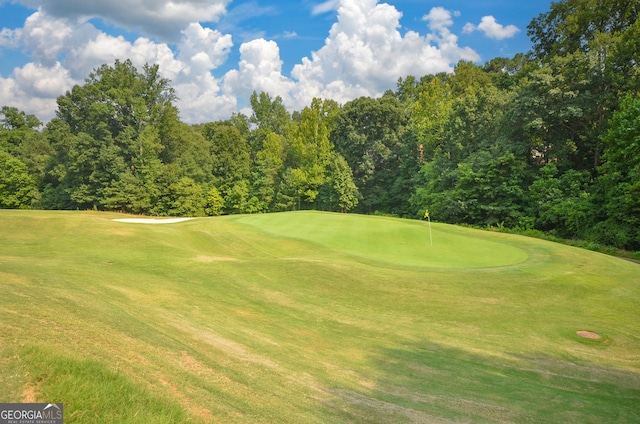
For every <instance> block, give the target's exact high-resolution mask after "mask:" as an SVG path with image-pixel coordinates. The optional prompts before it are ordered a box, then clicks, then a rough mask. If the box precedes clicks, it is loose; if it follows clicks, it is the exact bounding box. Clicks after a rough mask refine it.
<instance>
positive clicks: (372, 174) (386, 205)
mask: <svg viewBox="0 0 640 424" xmlns="http://www.w3.org/2000/svg"><path fill="white" fill-rule="evenodd" d="M407 123H408V115H407V111H406V109H405V108H404V107H403V105H402V104H401V103H400V102H399V101H398V100H397V99H396V98H395V97H392V96H383V97H381V98H379V99H372V98H369V97H361V98H359V99H356V100H353V101H351V102H348V103H347V104H345V105H344V107H343V108H342V110H341V111H340V113H339V114H338V115H337V117H336V120H335V126H334V129H333V131H332V132H331V141H332V142H333V144H334V145H335V148H336V151H337V152H338V153H340V154H341V155H342V156H343V157H344V158H345V159H346V160H347V163H348V164H349V166H350V168H351V169H352V170H353V178H354V181H355V183H356V186H357V187H358V189H359V191H360V194H361V195H362V200H361V201H360V203H359V206H358V210H360V211H363V212H368V213H373V212H382V213H390V212H391V211H392V210H393V209H394V205H395V204H396V201H397V199H394V198H393V196H392V194H391V193H390V187H392V186H393V182H394V180H395V175H394V174H395V171H396V170H397V169H398V168H399V165H400V163H401V160H402V151H403V146H402V145H401V143H402V133H403V132H404V131H405V128H406V125H407Z"/></svg>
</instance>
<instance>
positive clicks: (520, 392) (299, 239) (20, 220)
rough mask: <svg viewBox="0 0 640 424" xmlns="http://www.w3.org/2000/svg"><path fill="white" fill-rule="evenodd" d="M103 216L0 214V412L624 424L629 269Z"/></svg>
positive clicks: (367, 233)
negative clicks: (20, 408)
mask: <svg viewBox="0 0 640 424" xmlns="http://www.w3.org/2000/svg"><path fill="white" fill-rule="evenodd" d="M115 218H124V216H122V215H117V214H107V213H92V212H41V211H0V290H1V293H2V296H0V341H1V343H0V381H1V382H2V389H1V390H0V401H3V402H23V401H24V402H27V401H29V402H64V410H65V422H69V423H78V422H82V423H84V422H86V423H93V422H133V423H148V422H154V423H155V422H166V423H176V422H196V423H198V422H203V423H204V422H225V423H227V422H239V423H244V422H263V423H273V422H279V423H286V422H290V423H301V422H304V423H326V422H358V423H361V422H364V423H367V422H368V423H380V422H385V423H388V422H391V423H394V422H398V423H404V422H409V423H411V422H429V423H450V422H451V423H459V422H481V423H482V422H487V423H493V422H498V423H513V422H516V423H527V422H529V423H567V422H575V423H602V422H610V423H634V422H640V409H638V405H639V404H640V330H639V327H638V322H640V308H638V304H639V301H640V266H639V265H638V264H635V263H632V262H628V261H624V260H621V259H617V258H613V257H610V256H606V255H602V254H599V253H595V252H591V251H586V250H582V249H578V248H573V247H568V246H564V245H560V244H555V243H551V242H547V241H543V240H537V239H531V238H526V237H522V236H515V235H509V234H501V233H493V232H483V231H478V230H471V229H464V228H457V227H453V226H448V225H442V224H435V223H434V224H432V236H433V246H431V243H430V239H429V230H428V226H427V223H425V222H417V221H405V220H399V219H392V218H382V217H368V216H357V215H345V214H328V213H319V212H297V213H283V214H270V215H252V216H231V217H218V218H198V219H193V220H190V221H185V222H178V223H172V224H165V225H144V224H138V223H129V222H115V221H113V219H115ZM581 331H585V332H591V333H595V334H597V335H599V336H600V337H599V338H586V337H582V336H580V334H579V332H581Z"/></svg>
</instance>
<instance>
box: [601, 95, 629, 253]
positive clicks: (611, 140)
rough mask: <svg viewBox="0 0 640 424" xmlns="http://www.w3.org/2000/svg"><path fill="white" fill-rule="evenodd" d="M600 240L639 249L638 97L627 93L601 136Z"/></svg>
mask: <svg viewBox="0 0 640 424" xmlns="http://www.w3.org/2000/svg"><path fill="white" fill-rule="evenodd" d="M603 141H604V143H605V150H604V154H603V159H604V163H603V165H602V166H601V167H600V169H599V170H600V174H601V175H600V177H599V179H598V183H599V185H600V188H601V190H602V197H603V199H602V201H603V212H604V214H602V216H601V220H602V223H601V224H600V225H599V226H598V227H597V228H596V229H597V231H594V232H595V233H596V234H594V236H595V237H597V238H598V239H599V240H600V241H601V242H604V243H607V244H614V245H616V246H618V247H628V248H634V249H638V248H640V96H638V95H627V96H626V97H625V98H624V100H623V101H622V105H621V108H620V110H619V111H618V112H616V113H615V114H614V116H613V118H612V120H611V125H610V128H609V131H608V132H607V134H606V135H605V136H604V137H603Z"/></svg>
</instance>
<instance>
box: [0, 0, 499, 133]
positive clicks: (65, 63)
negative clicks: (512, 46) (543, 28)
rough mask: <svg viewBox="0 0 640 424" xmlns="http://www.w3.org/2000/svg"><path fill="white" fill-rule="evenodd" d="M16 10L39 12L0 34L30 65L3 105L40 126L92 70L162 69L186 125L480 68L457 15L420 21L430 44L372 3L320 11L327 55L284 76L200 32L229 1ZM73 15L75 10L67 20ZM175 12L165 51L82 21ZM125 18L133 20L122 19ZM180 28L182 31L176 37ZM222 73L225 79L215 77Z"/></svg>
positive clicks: (70, 1) (10, 80) (263, 60)
mask: <svg viewBox="0 0 640 424" xmlns="http://www.w3.org/2000/svg"><path fill="white" fill-rule="evenodd" d="M0 1H1V0H0ZM18 1H20V2H22V3H25V4H32V5H34V6H38V7H40V9H38V10H37V11H36V12H34V13H33V14H32V15H31V16H30V17H29V18H27V19H26V21H25V23H24V26H23V27H22V28H18V29H2V30H1V31H0V48H7V49H20V50H22V51H23V52H25V53H26V54H27V55H28V56H30V57H31V62H29V63H27V64H25V65H23V66H21V67H18V68H15V69H14V70H13V72H12V73H11V74H10V75H8V76H0V96H1V98H2V100H3V103H4V104H6V105H10V106H15V107H18V108H19V109H21V110H24V111H25V112H27V113H34V114H36V115H37V116H38V117H39V118H40V119H42V120H44V121H46V120H48V119H50V118H52V117H53V114H54V113H55V110H56V104H55V99H56V98H57V97H58V96H60V95H63V94H64V93H65V91H66V90H69V89H70V88H71V87H72V86H73V85H74V84H81V83H82V81H83V80H84V79H85V78H86V77H87V76H88V75H89V73H90V72H91V71H92V70H93V69H95V68H97V67H99V66H101V65H103V64H105V63H106V64H109V65H112V64H113V62H114V61H115V60H126V59H131V60H132V62H133V64H134V65H135V66H137V67H138V68H139V69H141V67H142V66H143V65H144V64H146V63H150V64H158V65H159V68H160V73H161V75H162V76H163V77H165V78H168V79H170V80H171V82H172V86H173V87H174V89H175V91H176V94H177V96H178V100H177V106H178V108H179V109H180V113H181V117H182V119H183V120H184V121H185V122H188V123H197V122H206V121H214V120H219V119H226V118H228V117H229V116H231V114H232V113H234V112H238V111H242V112H247V110H246V109H243V108H246V106H247V105H248V98H249V96H250V95H251V93H252V92H253V91H257V92H260V91H265V92H268V93H270V94H271V95H272V96H281V97H282V99H283V102H284V104H285V106H287V107H288V108H289V109H290V110H300V109H302V108H303V107H305V106H307V105H309V103H310V102H311V100H312V98H313V97H321V98H330V99H334V100H336V101H338V102H341V103H345V102H347V101H349V100H352V99H354V98H356V97H359V96H379V95H381V94H382V93H384V92H385V91H386V90H388V89H394V88H395V86H396V82H397V80H398V78H399V77H405V76H407V75H414V76H422V75H426V74H430V73H437V72H451V71H452V70H453V65H455V64H456V63H457V62H458V61H459V60H462V59H464V60H470V61H479V60H480V57H479V55H478V54H477V53H476V52H475V51H474V50H472V49H471V48H469V47H464V46H460V45H459V40H458V37H457V36H456V35H455V34H453V33H452V32H451V30H450V27H451V26H452V25H453V21H454V19H455V18H456V17H458V16H459V13H457V12H454V11H449V10H447V9H444V8H441V7H436V8H432V9H431V11H430V12H429V13H428V14H427V15H425V16H424V18H423V20H424V21H425V22H426V28H425V32H426V34H424V35H421V34H420V33H418V32H416V31H404V32H401V31H402V26H401V24H400V20H401V18H402V13H401V12H400V11H398V10H397V9H396V8H395V7H394V6H391V5H389V4H386V3H378V1H377V0H330V1H325V2H323V3H318V5H317V7H316V8H315V9H314V11H313V13H324V12H322V11H323V10H326V11H329V10H334V9H337V20H336V22H335V23H334V24H333V25H332V26H331V28H330V30H329V31H328V35H327V37H326V39H325V41H324V45H323V46H322V47H320V48H319V49H318V50H317V51H313V52H311V53H310V54H309V57H304V58H301V60H300V62H299V63H298V64H296V65H295V66H293V69H292V70H290V72H288V71H289V70H283V61H282V59H281V57H280V46H279V45H278V44H277V43H276V41H274V40H267V39H265V38H263V37H254V38H253V39H251V40H248V41H246V42H244V43H242V44H240V45H239V46H238V47H237V48H238V50H239V54H240V56H239V61H238V63H237V64H229V63H228V61H229V57H230V52H231V51H232V48H234V43H233V40H232V37H231V35H230V34H225V33H224V32H223V30H221V29H220V28H217V29H216V28H215V27H213V28H209V27H207V26H205V25H203V24H202V23H201V22H203V20H205V19H206V20H212V19H215V18H216V17H217V16H218V15H219V14H220V13H223V12H222V10H223V9H224V7H225V6H226V5H227V3H228V0H213V1H204V0H181V1H179V0H172V1H170V0H132V1H131V2H128V3H126V6H125V3H124V2H103V1H98V0H83V1H80V0H59V1H53V0H49V1H47V0H18ZM81 3H82V4H81ZM84 3H86V4H84ZM116 3H118V4H116ZM73 5H77V6H78V9H77V10H74V11H73V12H65V11H66V10H67V9H68V8H71V6H73ZM198 7H199V8H200V10H201V12H200V13H198V15H199V16H195V15H196V13H195V12H192V9H193V8H196V9H197V8H198ZM171 8H175V10H176V11H183V12H184V13H185V15H184V17H183V16H182V15H180V18H179V19H178V18H176V19H177V20H178V21H179V22H178V23H175V24H172V25H174V27H172V28H170V29H167V32H166V34H165V35H167V34H169V33H170V32H171V37H168V35H167V38H171V39H172V40H174V41H173V42H172V43H171V44H169V43H168V42H167V41H158V38H157V37H155V38H154V36H153V35H154V30H153V29H149V30H148V31H146V32H145V31H143V34H144V35H142V36H139V37H137V38H136V39H133V40H130V39H126V38H125V37H123V36H116V35H110V34H108V33H106V32H104V31H102V30H99V29H98V28H96V27H95V26H94V25H93V24H92V21H90V20H88V17H91V16H100V17H102V18H103V19H108V20H111V21H112V22H115V23H117V24H118V25H120V26H122V27H125V28H127V27H129V26H136V28H142V29H143V30H144V29H145V28H147V26H152V24H153V25H155V24H158V23H162V22H164V19H165V18H166V16H168V15H167V10H169V9H171ZM129 9H131V10H130V15H131V16H129V17H125V16H124V15H125V14H126V13H125V12H126V11H129ZM194 10H195V9H194ZM269 10H270V9H269ZM176 13H177V12H176ZM270 13H271V12H270ZM176 16H177V15H176ZM134 21H135V22H137V23H135V25H134ZM177 25H182V26H181V27H180V28H179V30H177V33H175V34H174V33H173V32H172V31H174V32H175V27H176V26H177ZM481 25H482V23H481ZM222 27H224V25H223V26H222ZM507 29H508V27H506V28H504V30H505V31H506V30H507ZM486 31H488V29H487V30H486ZM222 67H224V69H225V71H226V73H224V74H223V75H220V74H221V72H220V69H221V68H222ZM216 71H218V72H216ZM216 74H217V75H218V76H215V75H216ZM239 109H240V110H239ZM249 112H250V111H249Z"/></svg>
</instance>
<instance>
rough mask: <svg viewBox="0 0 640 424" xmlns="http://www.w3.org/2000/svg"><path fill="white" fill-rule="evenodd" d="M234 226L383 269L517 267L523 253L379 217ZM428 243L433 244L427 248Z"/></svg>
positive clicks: (480, 237)
mask: <svg viewBox="0 0 640 424" xmlns="http://www.w3.org/2000/svg"><path fill="white" fill-rule="evenodd" d="M236 220H237V222H240V223H243V224H248V225H251V226H252V227H254V228H256V229H258V230H260V231H263V232H266V233H268V234H271V235H275V236H279V237H288V238H295V239H299V240H304V241H307V242H311V243H315V244H318V245H321V246H323V247H325V248H329V249H331V250H335V251H338V252H340V253H346V254H349V255H352V256H355V257H358V258H359V259H361V260H363V261H367V262H371V261H375V262H378V263H380V264H384V265H386V266H397V267H428V268H454V269H462V268H471V269H477V268H491V267H501V266H509V265H514V264H518V263H521V262H523V261H525V260H526V259H527V257H528V255H527V253H526V252H525V251H524V250H522V249H520V248H518V247H517V246H515V245H513V244H510V243H508V242H507V241H506V238H505V237H504V236H501V235H499V234H492V233H487V232H481V231H477V230H471V229H466V228H458V227H454V226H451V225H446V224H436V223H432V224H431V237H430V234H429V226H428V224H427V223H426V222H420V221H410V220H399V219H395V218H386V217H379V216H361V215H352V214H338V213H325V212H312V211H301V212H296V213H278V214H264V215H246V216H242V217H239V218H237V219H236ZM431 239H432V240H433V244H432V243H431Z"/></svg>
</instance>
